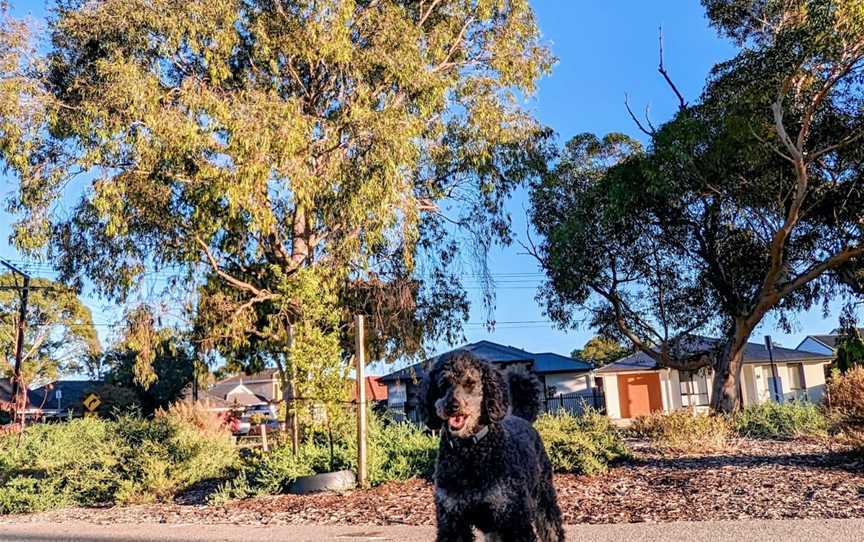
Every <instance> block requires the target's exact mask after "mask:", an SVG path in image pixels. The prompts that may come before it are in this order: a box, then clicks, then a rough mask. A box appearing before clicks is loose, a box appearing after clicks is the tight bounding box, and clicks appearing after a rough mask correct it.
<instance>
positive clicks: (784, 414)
mask: <svg viewBox="0 0 864 542" xmlns="http://www.w3.org/2000/svg"><path fill="white" fill-rule="evenodd" d="M734 423H735V431H737V432H738V434H739V435H741V436H744V437H751V438H762V439H791V438H797V437H802V436H823V435H825V434H826V433H827V430H828V418H827V417H826V416H825V413H824V412H823V410H822V409H821V408H820V407H819V406H817V405H815V404H813V403H808V402H803V401H789V402H786V403H776V402H774V401H766V402H764V403H760V404H758V405H753V406H749V407H747V408H745V409H743V410H741V411H739V412H738V413H737V414H736V415H735V417H734Z"/></svg>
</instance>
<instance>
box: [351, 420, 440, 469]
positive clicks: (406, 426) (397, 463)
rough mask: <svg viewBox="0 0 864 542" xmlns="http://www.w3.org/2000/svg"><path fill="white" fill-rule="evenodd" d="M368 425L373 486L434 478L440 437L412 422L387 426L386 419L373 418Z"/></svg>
mask: <svg viewBox="0 0 864 542" xmlns="http://www.w3.org/2000/svg"><path fill="white" fill-rule="evenodd" d="M369 421H370V423H369V442H368V447H369V450H368V456H369V480H370V482H371V483H372V484H380V483H383V482H389V481H392V480H408V479H410V478H418V477H423V478H431V477H432V474H433V472H434V471H435V458H436V456H437V455H438V438H437V437H435V436H432V435H429V434H427V433H426V432H425V431H424V429H423V428H421V427H420V426H418V425H415V424H413V423H410V422H390V423H387V420H386V418H383V417H382V416H379V415H373V416H370V417H369ZM352 457H356V455H354V456H352Z"/></svg>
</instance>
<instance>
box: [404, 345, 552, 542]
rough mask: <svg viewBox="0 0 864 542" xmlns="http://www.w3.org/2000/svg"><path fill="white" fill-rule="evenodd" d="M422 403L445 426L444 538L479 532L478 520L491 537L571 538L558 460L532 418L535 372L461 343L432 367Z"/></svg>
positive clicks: (437, 425)
mask: <svg viewBox="0 0 864 542" xmlns="http://www.w3.org/2000/svg"><path fill="white" fill-rule="evenodd" d="M511 401H512V403H511ZM420 406H421V413H422V415H423V418H424V420H425V422H426V424H427V425H428V426H429V428H431V429H434V430H438V429H441V442H440V444H439V449H438V464H437V466H436V468H435V508H436V513H437V519H438V540H439V541H448V542H461V541H469V540H474V533H473V528H475V527H476V528H477V529H478V530H480V531H481V532H483V533H484V534H485V535H486V537H487V539H494V540H502V541H514V542H515V541H535V540H539V541H543V542H557V541H560V540H564V530H563V527H562V525H561V511H560V509H559V508H558V502H557V497H556V495H555V487H554V486H553V484H552V466H551V465H550V463H549V458H548V456H547V455H546V450H545V449H544V448H543V443H542V441H541V440H540V435H538V434H537V431H535V430H534V428H533V427H532V426H531V421H533V420H534V419H535V418H536V416H537V414H538V412H539V408H540V399H539V382H538V381H537V379H536V378H535V377H533V376H531V375H528V374H526V373H519V372H511V373H509V374H508V375H507V377H506V379H505V376H504V375H503V374H502V373H501V371H499V370H498V369H497V368H495V367H493V366H492V365H490V364H489V363H487V362H485V361H481V360H479V359H477V358H475V357H474V356H472V355H471V354H470V353H467V352H458V351H457V352H456V353H454V354H452V355H450V356H448V357H447V358H444V359H441V360H439V361H438V362H437V363H436V364H435V366H433V367H432V369H431V370H430V372H429V374H428V375H427V376H426V378H425V379H424V381H423V386H422V388H421V405H420ZM453 420H455V422H454V421H453ZM454 423H455V424H456V426H457V427H456V428H454V427H453V424H454Z"/></svg>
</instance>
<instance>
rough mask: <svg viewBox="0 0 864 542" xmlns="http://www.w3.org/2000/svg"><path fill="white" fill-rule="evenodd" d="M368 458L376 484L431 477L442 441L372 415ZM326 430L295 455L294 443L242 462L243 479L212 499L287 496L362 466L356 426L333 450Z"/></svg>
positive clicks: (342, 433) (342, 432)
mask: <svg viewBox="0 0 864 542" xmlns="http://www.w3.org/2000/svg"><path fill="white" fill-rule="evenodd" d="M368 421H369V426H368V441H367V457H368V471H369V481H370V483H372V484H373V485H378V484H381V483H384V482H390V481H393V480H408V479H410V478H416V477H430V476H431V475H432V472H433V470H434V468H435V455H436V453H437V450H438V439H437V438H436V437H433V436H431V435H427V434H425V432H424V431H423V429H422V428H421V427H419V426H417V425H414V424H411V423H407V422H400V423H395V422H390V421H389V420H387V419H386V418H385V417H384V416H382V415H380V414H377V413H370V415H369V417H368ZM332 452H333V453H332V455H331V450H330V434H329V433H328V432H327V431H326V428H315V429H312V430H308V431H306V434H305V438H304V440H303V442H302V443H301V444H300V449H299V451H298V454H297V456H296V457H295V456H294V454H293V453H292V450H291V445H290V444H288V443H285V444H281V445H279V446H276V447H274V449H273V450H272V451H270V452H269V453H265V452H263V451H260V450H253V451H251V452H250V453H248V454H247V455H246V456H245V457H244V458H243V460H242V464H241V467H240V469H239V470H238V472H237V475H236V476H235V477H234V478H233V479H232V480H229V481H227V482H225V483H223V484H222V485H221V486H220V487H219V489H218V490H217V491H216V492H215V493H214V494H213V495H211V497H210V502H211V503H214V504H221V503H223V502H225V501H228V500H231V499H242V498H246V497H251V496H255V495H268V494H275V493H283V492H285V491H287V490H288V488H289V486H290V485H291V483H292V482H293V481H294V480H296V479H297V478H298V477H300V476H308V475H311V474H316V473H322V472H330V471H335V470H342V469H352V470H356V468H357V432H356V426H348V425H347V424H341V425H340V426H339V427H338V433H337V432H336V431H334V434H333V451H332Z"/></svg>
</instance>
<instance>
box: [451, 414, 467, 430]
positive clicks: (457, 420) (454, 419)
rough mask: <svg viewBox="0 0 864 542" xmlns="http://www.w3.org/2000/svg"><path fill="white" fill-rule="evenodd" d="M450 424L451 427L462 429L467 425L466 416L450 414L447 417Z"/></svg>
mask: <svg viewBox="0 0 864 542" xmlns="http://www.w3.org/2000/svg"><path fill="white" fill-rule="evenodd" d="M447 423H449V424H450V429H455V430H457V431H458V430H460V429H462V427H463V426H464V425H465V416H450V417H449V418H448V419H447Z"/></svg>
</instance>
